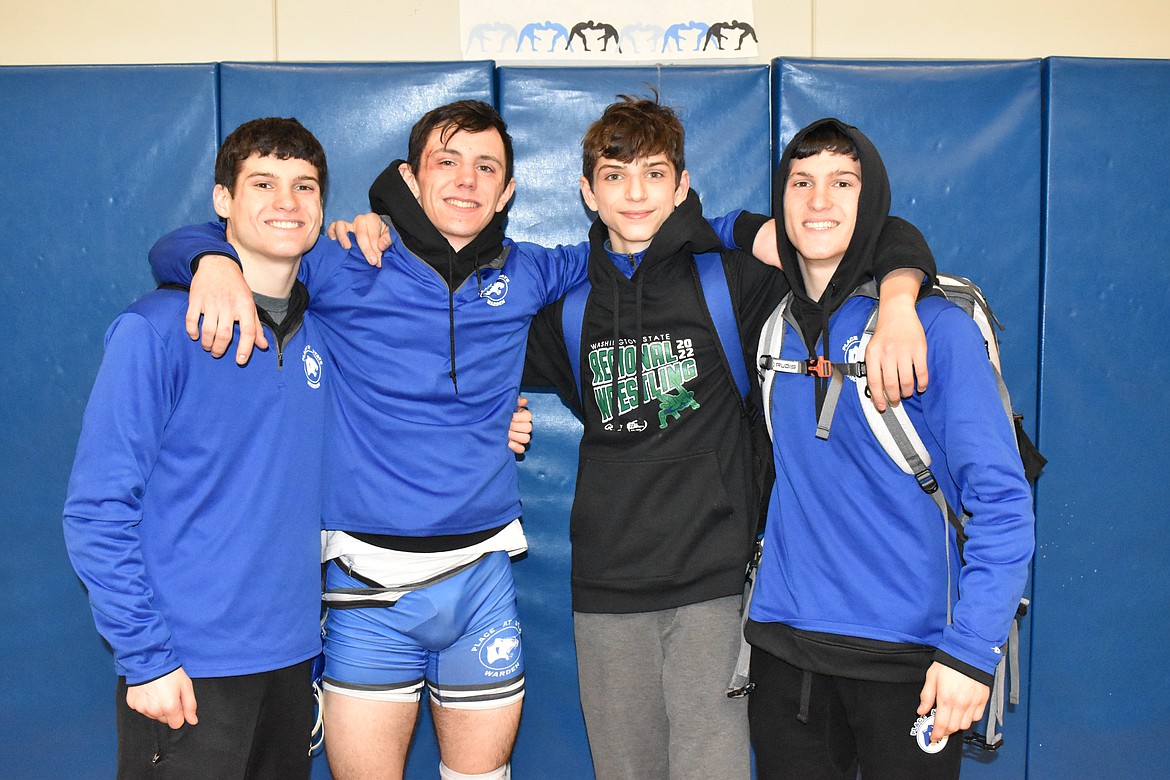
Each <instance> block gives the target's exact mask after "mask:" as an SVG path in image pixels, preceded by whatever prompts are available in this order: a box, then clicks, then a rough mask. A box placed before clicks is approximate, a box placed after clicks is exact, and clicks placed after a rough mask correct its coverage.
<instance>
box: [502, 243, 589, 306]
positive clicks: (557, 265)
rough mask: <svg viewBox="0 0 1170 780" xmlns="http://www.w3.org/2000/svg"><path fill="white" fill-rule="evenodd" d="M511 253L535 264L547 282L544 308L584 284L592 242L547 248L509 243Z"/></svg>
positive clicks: (545, 282) (537, 245) (538, 245)
mask: <svg viewBox="0 0 1170 780" xmlns="http://www.w3.org/2000/svg"><path fill="white" fill-rule="evenodd" d="M510 243H511V247H512V251H517V252H521V253H524V254H525V256H527V257H530V258H532V259H533V260H534V261H535V267H536V270H537V273H539V274H540V276H541V279H542V280H543V282H544V305H545V306H548V305H549V304H551V303H553V302H554V301H557V300H560V299H561V298H562V297H563V296H564V294H565V293H566V292H568V291H569V290H571V289H572V288H574V287H576V286H577V285H578V284H581V282H583V281H585V276H586V270H587V269H588V267H589V242H587V241H582V242H581V243H579V244H558V245H557V246H552V247H547V246H541V245H540V244H532V243H528V242H526V241H517V242H510Z"/></svg>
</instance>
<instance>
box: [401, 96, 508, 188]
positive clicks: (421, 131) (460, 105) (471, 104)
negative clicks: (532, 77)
mask: <svg viewBox="0 0 1170 780" xmlns="http://www.w3.org/2000/svg"><path fill="white" fill-rule="evenodd" d="M436 130H438V131H439V132H438V137H439V138H440V139H442V140H441V142H442V143H446V141H447V140H449V139H450V138H451V137H452V136H454V135H455V134H456V133H458V132H460V131H464V132H468V133H480V132H484V131H487V130H494V131H495V132H496V134H497V135H498V136H499V138H500V142H501V143H502V145H503V153H504V158H503V161H502V162H503V164H504V176H505V178H506V179H507V180H509V181H510V180H511V179H512V171H513V162H514V159H513V154H512V136H510V135H509V134H508V126H507V124H506V123H505V122H504V119H503V117H501V116H500V114H499V112H498V111H496V110H495V108H493V107H492V106H491V105H489V104H487V103H485V102H483V101H482V100H457V101H455V102H454V103H447V104H446V105H442V106H439V107H438V108H434V109H431V110H430V111H428V112H427V113H426V114H424V115H423V116H422V118H421V119H419V120H418V121H417V122H415V124H414V127H412V128H411V129H410V138H409V140H408V141H407V145H408V148H407V157H406V162H407V164H408V165H410V169H411V170H412V171H414V172H415V173H418V167H419V162H420V161H421V160H422V154H423V150H424V149H425V148H426V145H427V142H428V141H429V140H430V139H431V136H432V134H434V132H435V131H436Z"/></svg>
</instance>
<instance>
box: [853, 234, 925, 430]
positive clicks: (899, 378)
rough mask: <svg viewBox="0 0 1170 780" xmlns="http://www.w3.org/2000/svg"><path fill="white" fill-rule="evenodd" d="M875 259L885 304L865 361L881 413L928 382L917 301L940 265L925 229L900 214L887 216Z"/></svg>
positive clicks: (868, 380)
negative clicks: (915, 225)
mask: <svg viewBox="0 0 1170 780" xmlns="http://www.w3.org/2000/svg"><path fill="white" fill-rule="evenodd" d="M873 262H874V268H873V269H872V271H873V276H874V278H875V279H876V280H877V281H878V283H879V284H880V285H881V287H880V292H881V296H880V300H881V304H882V305H881V306H880V307H879V308H878V321H877V328H876V330H875V331H874V335H873V338H872V339H871V340H870V342H869V347H868V348H867V349H866V352H865V364H866V366H867V367H868V369H869V370H868V372H867V373H866V384H867V386H868V387H869V392H870V399H871V400H872V401H873V405H874V407H875V408H877V410H878V411H879V412H880V411H883V410H884V409H885V408H886V405H887V403H888V404H892V405H895V406H896V405H897V404H898V403H899V402H900V401H901V399H902V398H909V397H910V396H911V395H913V394H914V392H915V390H917V391H918V392H923V391H925V390H926V386H927V384H928V383H929V379H930V369H929V367H928V365H927V359H926V337H925V335H924V334H923V330H922V324H921V323H920V322H919V320H918V313H917V311H916V309H915V306H914V304H915V301H916V300H917V299H918V298H919V297H921V295H923V294H924V293H925V292H926V291H929V290H930V288H931V286H933V284H934V278H935V273H936V270H937V269H936V268H935V265H934V255H933V254H932V253H931V251H930V247H929V246H928V245H927V243H926V239H925V238H923V237H922V233H920V232H919V231H918V228H916V227H914V225H912V224H910V223H909V222H907V221H906V220H904V219H900V218H899V217H888V218H887V219H886V224H885V225H884V226H883V228H882V232H881V235H880V236H879V237H878V245H877V249H876V251H875V252H874V261H873Z"/></svg>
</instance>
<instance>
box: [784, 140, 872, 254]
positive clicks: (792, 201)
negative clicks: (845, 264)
mask: <svg viewBox="0 0 1170 780" xmlns="http://www.w3.org/2000/svg"><path fill="white" fill-rule="evenodd" d="M860 196H861V163H860V162H858V161H857V160H854V159H853V158H852V157H849V156H847V155H843V154H837V153H835V152H829V151H823V152H820V153H819V154H815V155H813V156H812V157H806V158H804V159H802V160H792V162H791V164H790V165H789V168H788V179H787V181H786V182H785V185H784V229H785V231H787V233H788V240H789V241H791V242H792V245H793V246H794V247H796V251H797V253H798V254H799V255H800V260H801V261H802V262H803V263H804V264H805V266H806V267H808V268H809V269H810V270H814V269H815V270H819V271H822V272H823V271H825V270H827V271H828V273H829V274H830V275H831V274H832V271H834V270H836V268H837V265H838V264H839V263H840V262H841V258H842V257H844V256H845V250H847V249H848V248H849V242H850V240H852V238H853V229H854V228H855V227H856V226H857V205H858V198H859V197H860Z"/></svg>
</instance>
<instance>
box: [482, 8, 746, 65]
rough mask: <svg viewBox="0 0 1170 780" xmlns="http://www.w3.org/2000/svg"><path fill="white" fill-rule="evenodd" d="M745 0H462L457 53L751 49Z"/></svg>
mask: <svg viewBox="0 0 1170 780" xmlns="http://www.w3.org/2000/svg"><path fill="white" fill-rule="evenodd" d="M754 21H755V20H754V14H753V11H752V3H751V0H724V1H723V2H719V3H713V2H710V0H655V1H654V2H643V3H630V2H628V0H562V1H561V2H556V3H551V2H539V1H538V0H461V2H460V4H459V22H460V34H461V36H462V38H461V41H462V46H463V58H464V59H468V60H495V61H496V62H511V61H526V62H556V63H568V62H572V61H587V62H589V63H590V64H592V65H596V64H598V63H599V62H606V61H609V62H614V63H634V62H676V61H680V60H713V59H744V58H752V57H755V56H756V53H757V44H758V43H759V39H758V38H757V37H756V30H755V27H754V26H753V23H754Z"/></svg>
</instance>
